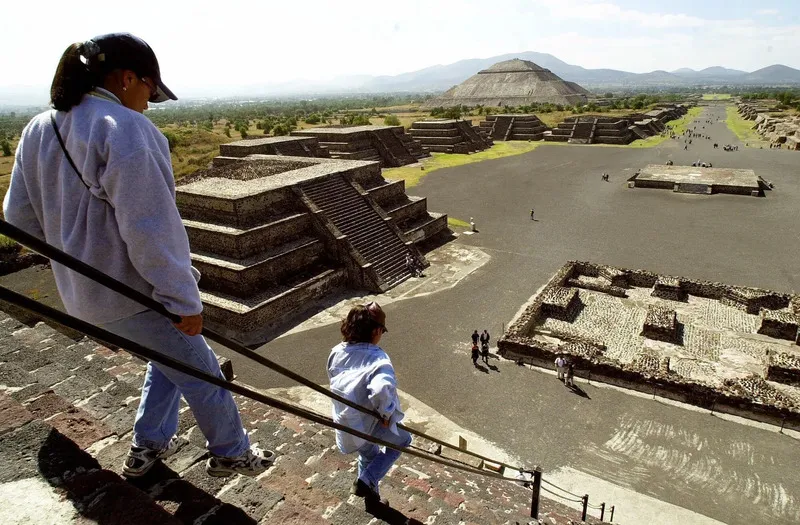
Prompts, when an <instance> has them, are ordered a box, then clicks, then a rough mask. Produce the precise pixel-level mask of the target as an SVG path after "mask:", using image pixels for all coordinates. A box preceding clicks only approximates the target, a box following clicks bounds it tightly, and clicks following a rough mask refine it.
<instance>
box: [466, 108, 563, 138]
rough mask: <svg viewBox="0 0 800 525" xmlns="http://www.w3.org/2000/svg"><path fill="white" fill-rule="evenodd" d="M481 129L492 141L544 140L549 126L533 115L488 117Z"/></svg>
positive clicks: (481, 124) (482, 123)
mask: <svg viewBox="0 0 800 525" xmlns="http://www.w3.org/2000/svg"><path fill="white" fill-rule="evenodd" d="M480 129H481V130H483V131H484V132H485V133H486V135H487V136H489V137H491V138H492V140H542V138H544V132H545V131H547V129H548V128H547V126H546V125H545V123H544V122H542V121H541V120H540V119H539V117H537V116H536V115H534V114H533V113H531V114H511V115H488V116H487V117H486V119H485V120H482V121H481V122H480Z"/></svg>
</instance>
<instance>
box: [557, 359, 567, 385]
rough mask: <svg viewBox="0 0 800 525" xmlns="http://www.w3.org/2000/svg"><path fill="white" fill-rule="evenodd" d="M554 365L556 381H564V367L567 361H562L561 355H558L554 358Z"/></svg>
mask: <svg viewBox="0 0 800 525" xmlns="http://www.w3.org/2000/svg"><path fill="white" fill-rule="evenodd" d="M555 364H556V372H558V376H557V377H558V380H559V381H561V380H563V379H564V372H565V369H566V368H565V367H566V366H567V360H566V359H564V356H563V355H560V354H559V355H558V357H556V361H555Z"/></svg>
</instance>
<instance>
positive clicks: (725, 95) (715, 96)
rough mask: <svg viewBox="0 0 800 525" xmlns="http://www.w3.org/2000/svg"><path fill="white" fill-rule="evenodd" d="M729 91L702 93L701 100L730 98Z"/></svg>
mask: <svg viewBox="0 0 800 525" xmlns="http://www.w3.org/2000/svg"><path fill="white" fill-rule="evenodd" d="M730 98H731V94H730V93H703V100H730Z"/></svg>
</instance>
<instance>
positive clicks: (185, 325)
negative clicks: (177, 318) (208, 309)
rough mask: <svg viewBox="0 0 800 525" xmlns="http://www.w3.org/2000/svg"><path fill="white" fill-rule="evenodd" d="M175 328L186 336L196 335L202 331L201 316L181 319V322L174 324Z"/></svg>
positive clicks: (188, 316) (189, 316)
mask: <svg viewBox="0 0 800 525" xmlns="http://www.w3.org/2000/svg"><path fill="white" fill-rule="evenodd" d="M175 328H177V329H178V330H180V331H181V332H183V333H184V334H186V335H197V334H199V333H200V332H202V331H203V314H197V315H187V316H185V317H181V322H180V323H175Z"/></svg>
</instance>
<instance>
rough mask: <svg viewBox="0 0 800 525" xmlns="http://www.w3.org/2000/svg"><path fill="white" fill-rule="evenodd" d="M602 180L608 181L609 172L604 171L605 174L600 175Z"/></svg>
mask: <svg viewBox="0 0 800 525" xmlns="http://www.w3.org/2000/svg"><path fill="white" fill-rule="evenodd" d="M600 180H604V181H606V182H608V173H603V176H602V177H600Z"/></svg>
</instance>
